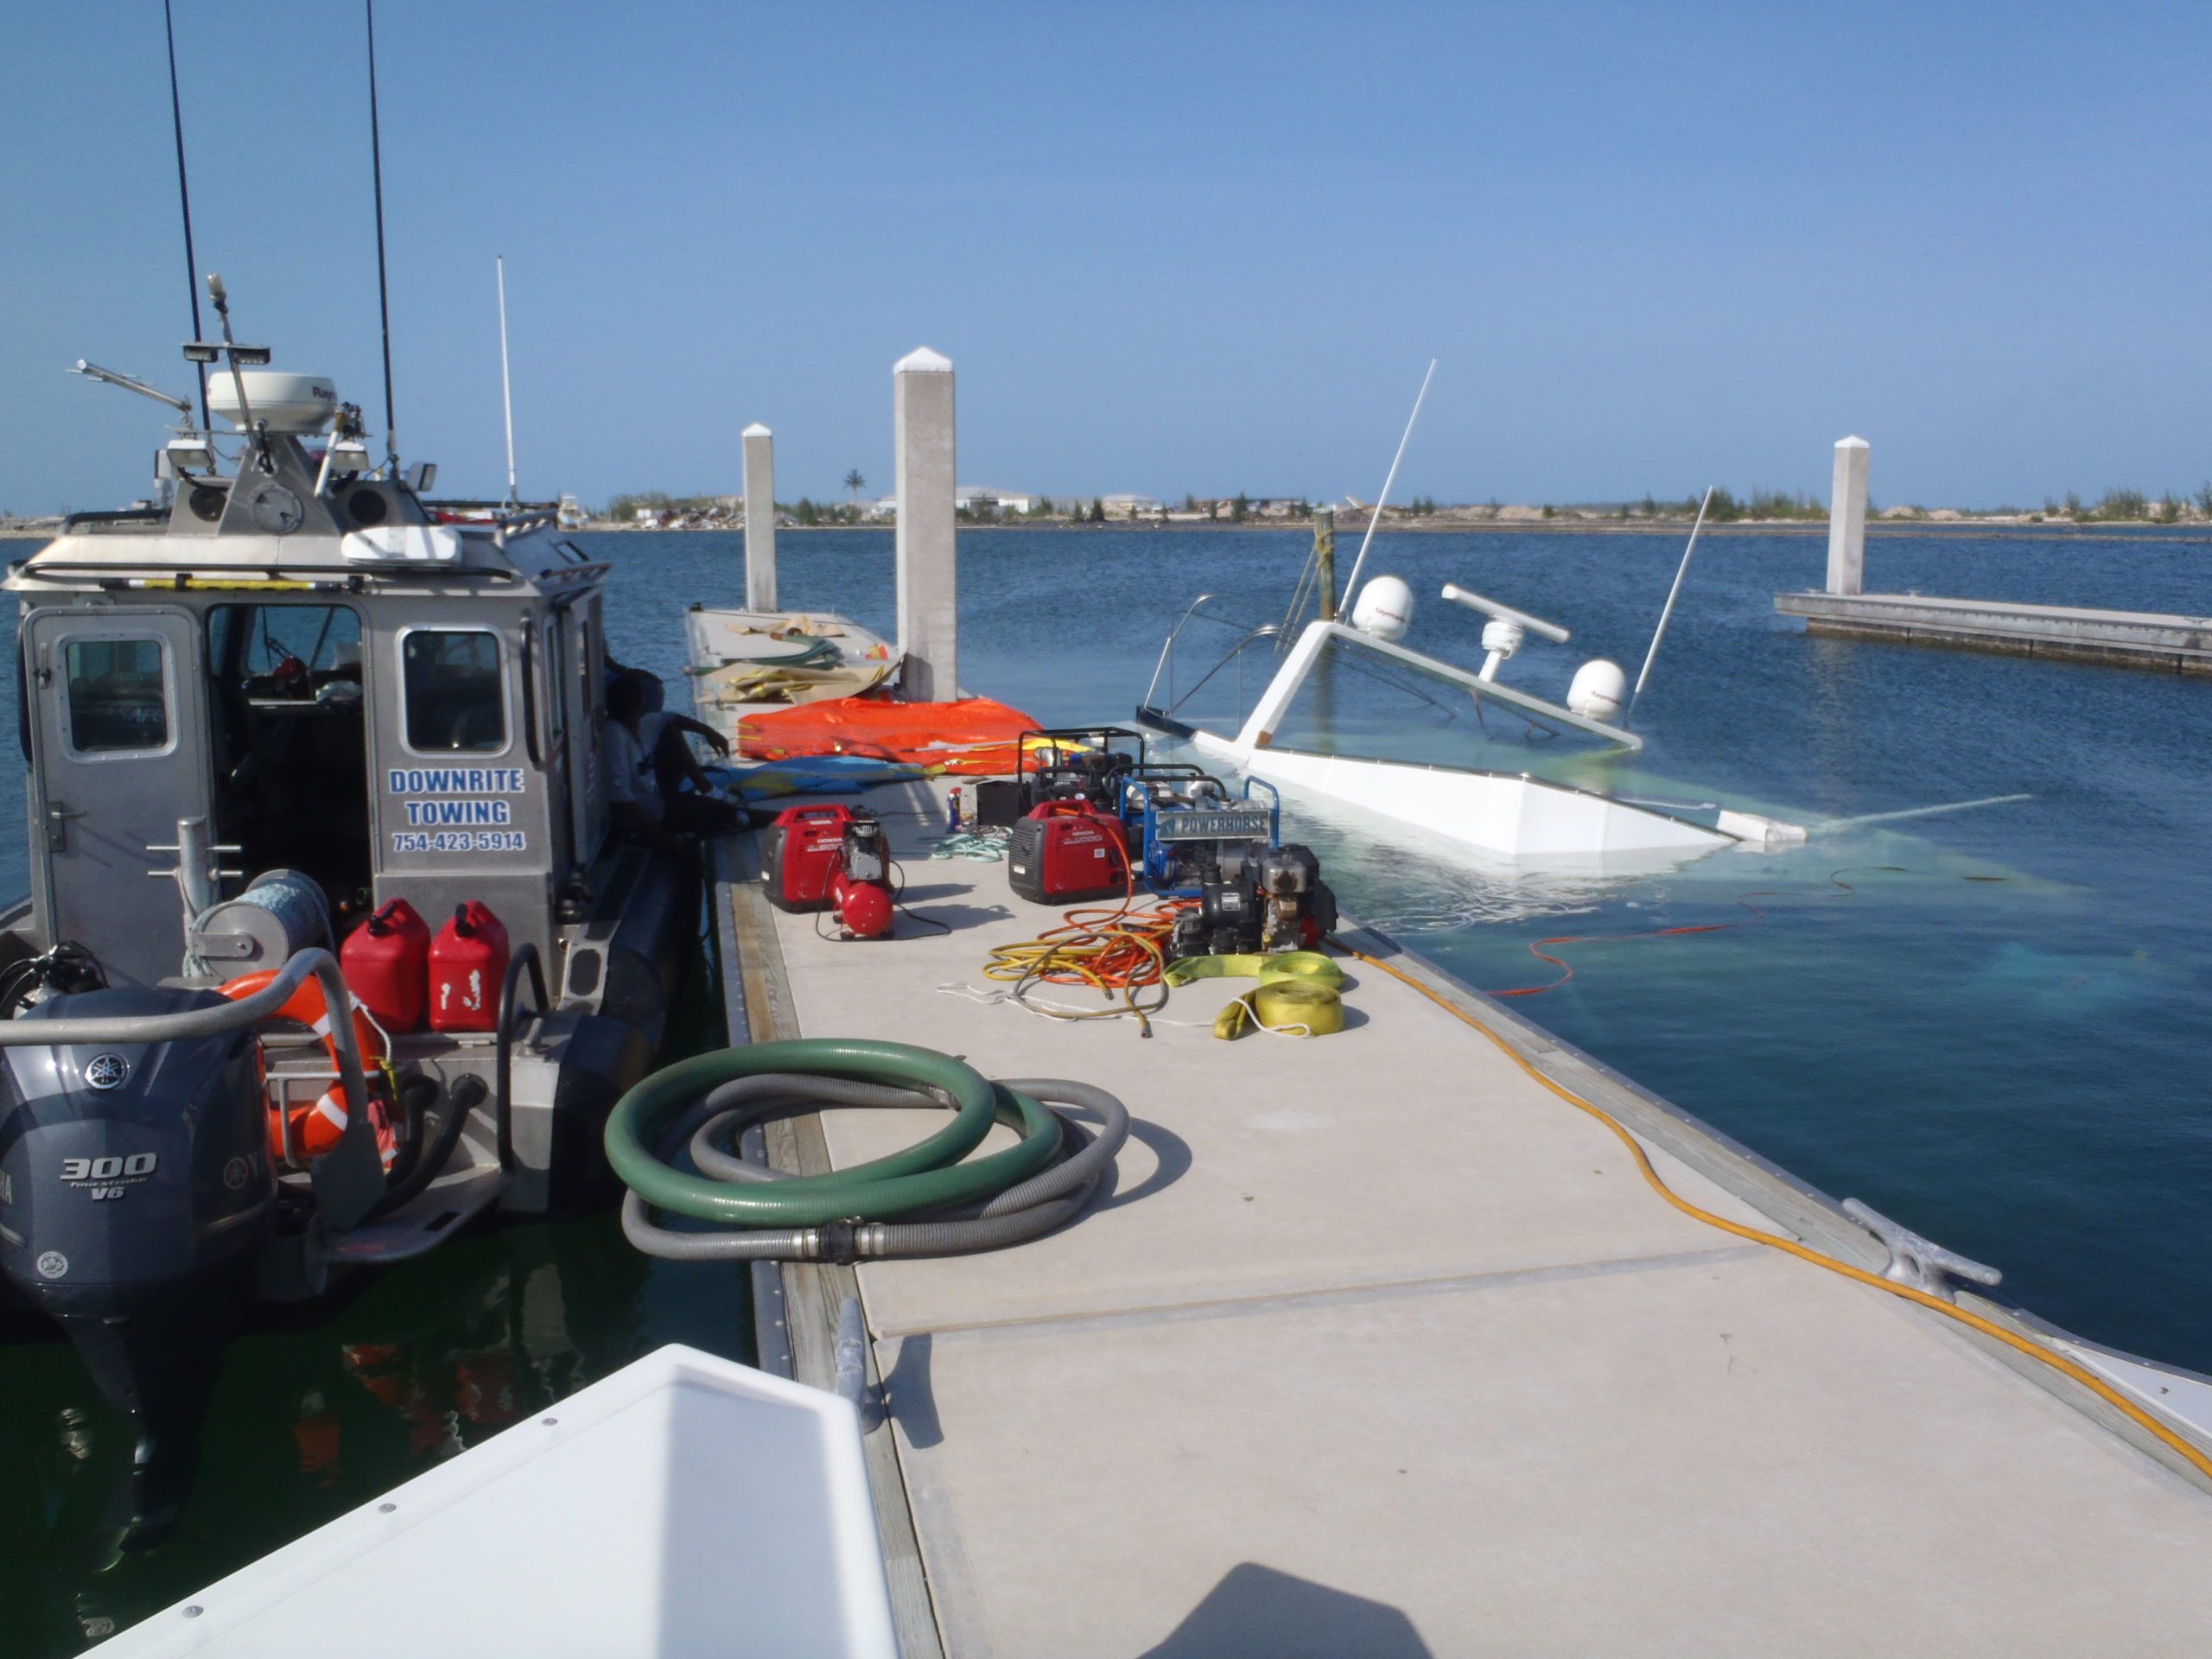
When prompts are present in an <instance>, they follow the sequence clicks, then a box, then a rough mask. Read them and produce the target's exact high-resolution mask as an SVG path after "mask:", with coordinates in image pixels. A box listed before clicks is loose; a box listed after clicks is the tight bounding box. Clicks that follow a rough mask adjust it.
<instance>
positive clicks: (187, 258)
mask: <svg viewBox="0 0 2212 1659" xmlns="http://www.w3.org/2000/svg"><path fill="white" fill-rule="evenodd" d="M162 28H163V29H166V30H168V37H169V125H170V126H171V127H173V128H174V129H175V132H176V194H177V199H178V200H180V201H181V203H182V204H183V206H184V292H185V297H186V298H188V299H189V300H190V301H191V302H192V337H193V339H194V340H198V339H199V338H200V262H199V260H198V259H197V258H196V257H194V254H193V251H192V185H191V182H190V181H189V180H188V179H187V178H186V177H185V173H184V100H183V99H182V98H181V96H180V95H179V93H178V92H177V86H176V19H175V17H174V16H171V15H170V11H169V0H162ZM81 367H82V365H79V368H80V369H81ZM194 367H195V368H196V369H197V370H198V371H199V373H200V430H202V431H207V430H208V429H211V428H212V427H213V425H214V423H213V421H211V420H210V419H209V418H208V416H207V365H206V364H205V363H198V364H195V365H194ZM134 390H135V388H134ZM162 401H163V402H167V401H168V399H167V398H166V397H165V398H163V399H162ZM190 413H191V411H190V410H187V411H186V415H187V416H188V417H189V416H190Z"/></svg>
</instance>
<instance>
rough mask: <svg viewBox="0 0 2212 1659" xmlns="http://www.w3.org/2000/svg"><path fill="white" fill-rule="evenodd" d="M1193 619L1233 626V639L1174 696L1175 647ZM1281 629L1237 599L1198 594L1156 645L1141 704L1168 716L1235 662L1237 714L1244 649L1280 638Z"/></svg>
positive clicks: (1241, 698)
mask: <svg viewBox="0 0 2212 1659" xmlns="http://www.w3.org/2000/svg"><path fill="white" fill-rule="evenodd" d="M1193 622H1204V623H1207V624H1210V625H1211V626H1217V627H1224V628H1232V629H1235V630H1236V633H1237V638H1236V640H1235V642H1234V643H1233V644H1231V645H1230V647H1229V649H1228V651H1227V652H1224V653H1223V655H1222V657H1221V658H1220V660H1219V661H1217V662H1216V663H1215V664H1214V665H1213V666H1212V667H1211V668H1210V669H1208V670H1207V671H1205V673H1204V674H1202V675H1200V676H1199V677H1198V679H1197V680H1196V681H1195V682H1194V683H1192V686H1191V688H1190V690H1187V691H1185V692H1184V693H1183V694H1182V695H1181V696H1177V695H1176V692H1175V663H1176V655H1175V647H1176V646H1177V645H1178V644H1179V643H1180V641H1181V640H1182V638H1183V631H1184V630H1185V628H1187V627H1189V626H1191V624H1192V623H1193ZM1282 631H1283V628H1282V624H1281V623H1280V622H1271V621H1268V620H1262V618H1260V617H1259V616H1258V615H1257V613H1255V612H1252V611H1249V610H1247V609H1246V608H1245V607H1243V605H1242V604H1240V603H1239V602H1238V601H1236V600H1233V599H1230V598H1229V597H1227V596H1226V595H1224V594H1199V595H1198V597H1197V598H1196V599H1194V600H1192V601H1191V602H1190V604H1189V606H1187V607H1185V610H1184V612H1183V614H1182V616H1181V617H1180V618H1179V619H1178V620H1177V621H1176V624H1175V626H1173V628H1170V629H1169V630H1168V631H1167V638H1166V639H1165V640H1164V641H1162V642H1161V644H1160V660H1159V661H1158V662H1156V663H1155V664H1153V670H1152V683H1150V684H1149V685H1147V687H1146V688H1145V694H1144V701H1145V707H1147V709H1158V710H1159V711H1160V713H1162V714H1166V715H1172V714H1173V713H1174V712H1175V711H1176V710H1177V709H1180V708H1181V707H1182V706H1183V705H1184V704H1185V703H1186V702H1189V701H1190V700H1191V699H1192V697H1194V696H1197V695H1198V693H1199V692H1200V691H1201V690H1204V689H1205V686H1206V685H1207V683H1209V682H1211V680H1212V678H1213V677H1214V676H1215V675H1217V674H1218V673H1220V672H1221V671H1222V670H1223V669H1224V668H1227V667H1228V666H1229V665H1230V664H1231V663H1235V664H1236V666H1237V684H1236V706H1237V709H1238V712H1239V714H1240V715H1241V714H1242V712H1243V707H1244V680H1243V658H1244V652H1246V650H1247V649H1249V647H1250V646H1252V645H1257V644H1258V643H1260V642H1261V641H1262V640H1264V639H1276V638H1278V637H1280V636H1281V633H1282ZM1162 677H1165V678H1166V681H1167V698H1168V700H1167V701H1166V702H1164V703H1163V702H1161V701H1160V680H1161V679H1162Z"/></svg>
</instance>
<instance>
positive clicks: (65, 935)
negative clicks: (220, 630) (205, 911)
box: [25, 609, 213, 985]
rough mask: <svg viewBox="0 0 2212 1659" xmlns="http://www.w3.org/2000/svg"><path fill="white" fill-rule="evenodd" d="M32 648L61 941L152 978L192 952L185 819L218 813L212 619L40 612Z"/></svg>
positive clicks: (39, 782) (35, 726) (39, 865)
mask: <svg viewBox="0 0 2212 1659" xmlns="http://www.w3.org/2000/svg"><path fill="white" fill-rule="evenodd" d="M25 655H26V659H27V667H28V670H29V676H28V677H29V681H30V683H29V686H28V687H27V688H26V689H27V690H28V692H29V705H28V706H29V709H30V714H31V727H32V742H33V745H34V749H33V754H34V758H35V760H34V766H33V777H32V780H31V817H32V824H33V829H32V842H33V846H32V855H33V858H34V861H35V865H34V868H35V875H36V877H37V880H38V887H39V889H40V895H39V896H40V898H41V900H42V904H41V909H42V911H43V912H44V914H45V918H46V925H47V930H48V940H49V942H52V941H55V940H61V939H74V940H77V941H78V942H79V943H80V944H84V945H85V946H86V947H87V948H88V949H89V950H91V951H92V954H93V955H94V956H95V957H99V962H100V965H101V966H102V967H103V968H105V969H106V970H107V976H108V982H109V983H111V984H113V985H150V984H152V983H154V982H156V981H157V980H160V979H162V978H164V977H166V976H169V975H172V974H175V973H176V972H178V971H179V970H180V969H181V966H182V962H183V957H184V916H183V904H182V900H181V898H180V896H179V893H178V889H177V885H176V883H175V881H174V880H149V874H151V873H152V872H155V871H166V870H172V869H175V868H176V863H177V855H176V854H175V853H174V852H166V851H162V852H157V851H156V850H154V849H156V848H157V847H161V846H163V845H164V844H166V845H168V846H170V847H174V846H175V844H176V841H177V823H178V820H179V819H188V818H198V819H200V820H201V821H202V822H205V821H206V820H207V816H208V812H209V810H210V805H209V803H210V798H211V795H212V792H213V791H212V779H211V778H210V775H209V760H208V752H207V751H208V738H207V670H206V667H205V664H204V663H203V662H202V659H201V649H200V626H199V623H198V621H197V620H195V619H194V617H193V616H191V615H190V614H189V613H186V612H183V611H169V610H120V609H118V610H111V611H104V612H91V611H72V612H49V613H41V614H36V615H34V616H33V618H32V619H31V621H30V625H29V650H28V652H26V653H25Z"/></svg>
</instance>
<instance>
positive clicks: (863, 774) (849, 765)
mask: <svg viewBox="0 0 2212 1659" xmlns="http://www.w3.org/2000/svg"><path fill="white" fill-rule="evenodd" d="M708 775H709V776H710V777H712V778H713V779H714V780H715V782H716V783H717V784H720V785H721V786H722V787H723V788H724V789H727V790H728V791H730V792H731V793H732V794H734V795H736V796H739V797H741V798H743V799H745V800H747V801H772V800H775V799H778V798H780V797H782V796H785V795H852V794H856V793H858V792H859V791H861V790H863V789H868V788H872V787H873V786H874V785H877V784H905V783H912V782H913V781H914V780H915V779H919V778H926V777H928V776H929V775H930V769H929V768H928V767H927V766H915V765H913V764H912V763H911V762H907V761H903V760H874V759H872V758H871V757H869V756H867V755H860V754H809V755H794V756H793V757H791V759H790V760H764V761H762V762H760V764H759V765H758V766H710V767H709V768H708Z"/></svg>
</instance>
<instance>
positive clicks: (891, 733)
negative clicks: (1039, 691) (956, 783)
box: [737, 697, 1037, 776]
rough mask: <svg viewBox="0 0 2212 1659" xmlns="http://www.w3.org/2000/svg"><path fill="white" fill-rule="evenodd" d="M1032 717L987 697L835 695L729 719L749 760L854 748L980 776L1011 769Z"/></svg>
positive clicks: (740, 749)
mask: <svg viewBox="0 0 2212 1659" xmlns="http://www.w3.org/2000/svg"><path fill="white" fill-rule="evenodd" d="M1036 729H1037V722H1036V721H1035V720H1034V719H1033V717H1031V716H1030V715H1025V714H1023V713H1022V712H1021V710H1020V709H1009V708H1007V705H1006V704H1004V703H1002V702H993V701H992V700H991V699H990V698H988V697H963V698H961V699H960V700H959V701H958V702H890V701H888V700H887V699H883V698H879V697H836V698H832V699H829V701H827V702H810V703H803V704H801V705H800V706H798V708H794V709H775V710H773V711H772V712H770V713H768V714H764V715H746V716H745V717H744V718H743V719H742V720H741V721H738V722H737V752H738V753H740V754H741V755H743V756H745V757H746V758H747V760H790V759H791V758H792V757H793V756H795V755H804V754H861V755H868V756H870V757H872V758H874V759H875V760H906V761H912V762H915V763H917V764H918V765H921V766H933V767H938V768H940V769H942V770H944V771H945V772H961V773H966V774H969V775H976V776H988V775H990V774H993V773H997V772H1013V771H1014V760H1015V757H1016V756H1017V755H1018V754H1019V753H1020V741H1021V734H1023V733H1024V732H1033V731H1035V730H1036Z"/></svg>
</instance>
